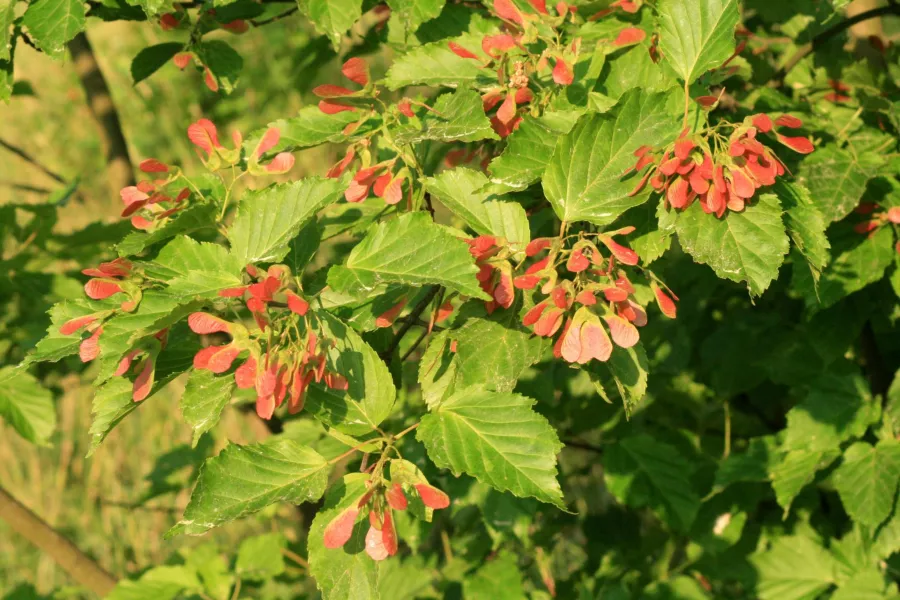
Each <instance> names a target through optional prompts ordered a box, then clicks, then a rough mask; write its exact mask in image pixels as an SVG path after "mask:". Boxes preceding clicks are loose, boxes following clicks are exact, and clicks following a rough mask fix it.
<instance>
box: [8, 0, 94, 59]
mask: <svg viewBox="0 0 900 600" xmlns="http://www.w3.org/2000/svg"><path fill="white" fill-rule="evenodd" d="M84 23H85V12H84V2H82V1H81V0H38V1H37V2H33V3H31V4H29V5H28V10H26V11H25V15H24V16H23V17H22V25H24V26H25V27H27V28H28V36H29V37H30V38H31V39H32V40H33V41H34V43H35V44H36V45H37V47H38V48H40V49H41V50H43V51H44V52H46V53H47V54H50V55H51V56H58V55H60V54H62V52H63V50H65V46H66V43H67V42H68V41H69V40H71V39H72V38H74V37H75V36H76V35H77V34H78V32H80V31H81V30H83V29H84Z"/></svg>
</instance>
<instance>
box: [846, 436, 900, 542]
mask: <svg viewBox="0 0 900 600" xmlns="http://www.w3.org/2000/svg"><path fill="white" fill-rule="evenodd" d="M898 483H900V442H897V441H896V440H892V439H884V440H881V441H880V442H878V445H876V446H872V445H870V444H869V443H868V442H856V443H855V444H853V445H852V446H850V447H849V448H847V450H845V451H844V460H843V462H842V463H841V466H839V467H838V468H837V470H836V471H835V472H834V486H835V488H837V491H838V494H840V495H841V501H842V502H843V503H844V508H846V509H847V514H849V515H850V516H851V517H852V518H853V519H854V520H855V521H857V522H858V523H861V524H863V525H866V526H869V527H873V528H874V527H877V526H878V525H880V524H881V523H882V522H884V520H885V519H887V518H888V517H889V516H890V514H891V508H892V507H893V505H894V496H895V495H896V493H897V484H898Z"/></svg>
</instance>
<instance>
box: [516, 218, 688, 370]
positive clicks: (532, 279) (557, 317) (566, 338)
mask: <svg viewBox="0 0 900 600" xmlns="http://www.w3.org/2000/svg"><path fill="white" fill-rule="evenodd" d="M632 231H634V228H633V227H625V228H623V229H619V230H616V231H612V232H608V233H604V234H598V235H597V240H598V241H599V242H600V243H601V244H602V245H603V246H605V247H606V249H607V250H608V251H609V256H608V257H606V258H604V257H603V254H602V253H601V252H600V249H599V248H598V247H597V245H596V244H595V243H594V242H592V241H591V240H589V239H581V240H579V241H578V242H576V243H575V244H574V245H573V246H572V248H571V249H570V250H568V251H567V252H568V254H567V255H566V252H560V251H558V250H557V249H556V248H554V247H553V240H552V239H548V238H540V239H537V240H534V241H533V242H531V244H529V245H528V247H527V248H526V254H527V255H528V256H536V255H537V254H539V253H541V252H543V251H544V250H548V249H549V250H550V253H549V255H548V256H547V257H546V258H543V259H541V260H539V261H537V262H535V263H534V264H533V265H531V266H530V267H529V268H528V269H527V270H526V272H525V275H522V276H520V277H517V278H516V279H515V282H514V283H515V285H516V287H519V288H522V289H533V288H536V287H537V286H538V285H541V288H540V291H541V292H542V293H543V294H545V295H547V298H546V299H544V300H543V301H541V302H539V303H538V304H536V305H535V306H534V308H532V309H531V310H529V311H528V312H527V313H526V314H525V316H524V317H523V319H522V323H523V324H524V325H525V326H527V327H531V328H532V330H533V331H534V333H535V334H536V335H539V336H541V337H548V338H551V337H553V336H554V335H556V333H557V332H560V331H561V333H560V335H559V337H558V338H557V339H556V343H555V344H554V346H553V354H554V356H556V357H557V358H562V359H564V360H565V361H567V362H570V363H578V364H585V363H588V362H590V361H591V360H598V361H601V362H605V361H607V360H609V357H610V356H611V354H612V351H613V343H615V345H616V346H619V347H620V348H630V347H632V346H634V345H635V344H637V342H638V340H639V339H640V334H639V333H638V330H637V327H643V326H644V325H646V324H647V312H646V311H645V310H644V308H643V307H642V306H641V305H640V304H638V303H637V302H636V301H635V299H634V293H635V289H634V287H633V286H632V285H631V282H630V281H629V280H628V276H627V275H626V273H625V271H624V270H622V269H619V268H617V267H618V264H620V263H621V264H622V265H628V266H634V265H637V263H638V255H637V254H636V253H635V252H634V251H633V250H631V249H630V248H627V247H625V246H623V245H621V244H619V243H618V242H616V241H615V240H614V239H613V237H614V236H618V235H627V234H629V233H631V232H632ZM563 258H564V259H565V268H566V270H567V271H568V272H569V273H571V274H572V275H574V278H573V279H571V280H570V279H564V280H562V281H559V279H558V272H557V270H556V264H555V263H556V262H557V259H558V260H559V262H562V260H563ZM650 285H651V287H652V289H653V292H654V294H655V296H656V301H657V303H658V304H659V308H660V310H661V311H662V313H663V314H664V315H665V316H667V317H669V318H672V319H674V318H675V314H676V307H675V300H677V297H675V295H674V294H671V291H669V292H668V293H667V292H665V291H663V290H662V288H661V287H660V286H659V284H658V283H657V281H655V280H651V283H650ZM670 294H671V295H670ZM673 298H674V299H673ZM576 305H579V306H578V307H576ZM573 311H574V312H573ZM598 312H599V313H602V314H599V315H598ZM604 322H605V324H606V328H604V326H603V323H604ZM607 329H609V334H607V331H606V330H607ZM610 337H611V338H612V340H610Z"/></svg>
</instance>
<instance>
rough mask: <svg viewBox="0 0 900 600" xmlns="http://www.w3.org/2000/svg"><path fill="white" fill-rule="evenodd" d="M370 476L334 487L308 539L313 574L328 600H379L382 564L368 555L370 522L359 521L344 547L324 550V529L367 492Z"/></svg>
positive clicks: (352, 476) (356, 476)
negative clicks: (367, 533)
mask: <svg viewBox="0 0 900 600" xmlns="http://www.w3.org/2000/svg"><path fill="white" fill-rule="evenodd" d="M368 480H369V476H368V475H365V474H363V473H352V474H350V475H345V476H344V478H343V479H342V480H341V481H339V482H338V483H337V484H335V485H334V486H333V487H332V488H331V489H330V490H328V495H327V496H326V497H325V505H324V507H323V508H322V510H320V511H319V512H317V513H316V517H315V518H314V519H313V522H312V526H311V527H310V530H309V537H308V538H307V547H308V553H309V570H310V574H311V575H312V576H313V577H314V578H315V580H316V586H317V587H318V588H319V589H320V590H321V591H322V597H323V598H325V599H326V600H344V599H347V600H380V598H381V595H380V594H379V592H378V579H379V576H378V575H379V571H380V569H381V563H376V562H375V561H374V560H372V559H371V558H369V556H368V555H367V554H366V553H365V545H366V541H365V538H366V532H367V531H368V529H369V521H368V519H361V520H359V521H357V523H356V526H355V527H354V528H353V535H352V536H351V537H350V540H349V541H348V542H347V543H346V544H344V546H343V547H342V548H335V549H328V548H325V543H324V535H325V527H326V526H327V525H328V523H330V522H331V520H332V519H334V518H335V517H336V516H337V515H338V514H340V513H341V511H343V510H344V509H345V508H347V507H349V506H350V505H351V504H352V503H354V502H359V499H360V497H361V496H362V495H363V494H365V493H366V490H367V489H368V488H367V486H366V482H367V481H368Z"/></svg>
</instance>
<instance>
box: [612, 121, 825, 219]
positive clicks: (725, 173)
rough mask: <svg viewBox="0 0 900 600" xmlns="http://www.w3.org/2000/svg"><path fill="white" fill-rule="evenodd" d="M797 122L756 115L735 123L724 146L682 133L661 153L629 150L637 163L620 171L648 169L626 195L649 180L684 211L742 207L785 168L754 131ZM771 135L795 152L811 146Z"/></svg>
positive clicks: (790, 126) (804, 141) (802, 140)
mask: <svg viewBox="0 0 900 600" xmlns="http://www.w3.org/2000/svg"><path fill="white" fill-rule="evenodd" d="M802 125H803V122H802V121H801V120H800V119H798V118H796V117H792V116H790V115H783V116H781V117H778V118H777V119H775V122H774V123H773V122H772V120H771V119H770V118H769V117H768V115H764V114H757V115H754V116H752V117H748V118H747V119H746V120H745V121H744V123H743V124H741V125H737V126H735V127H734V130H733V131H732V133H731V136H730V138H729V139H728V147H727V148H721V149H719V150H718V151H716V152H711V151H710V149H709V145H708V140H707V139H706V138H702V137H700V136H692V135H690V134H688V132H687V131H684V132H682V134H681V136H680V137H679V138H678V139H677V140H676V141H675V142H674V143H673V144H671V145H670V146H668V147H666V148H665V149H663V150H661V151H654V150H653V148H651V147H650V146H641V147H640V148H638V149H637V150H635V152H634V155H635V156H636V157H637V162H636V163H635V164H634V166H632V167H631V168H629V169H628V170H627V171H626V172H625V173H624V174H623V175H628V174H630V173H631V172H632V171H634V172H636V173H640V172H641V171H643V170H644V169H645V168H647V167H649V168H647V170H646V171H645V172H644V174H643V175H642V176H641V179H640V181H639V182H638V184H637V185H636V186H635V188H634V189H633V190H632V191H631V193H630V194H629V195H630V196H634V195H637V194H638V193H639V192H640V191H641V190H642V189H643V188H644V186H645V185H646V184H647V182H648V181H649V182H650V185H651V186H652V187H653V189H655V190H656V191H657V192H659V193H661V194H662V195H663V199H664V202H665V205H666V207H669V206H671V207H672V208H674V209H677V210H684V209H686V208H688V207H689V206H690V205H691V204H692V203H693V202H694V200H698V201H699V202H700V206H701V208H702V209H703V211H704V212H706V213H707V214H709V213H713V214H715V215H716V216H717V217H719V218H721V217H722V216H723V215H724V214H725V211H726V210H733V211H742V210H744V207H745V206H746V205H747V203H748V202H750V200H751V199H752V198H753V196H754V195H755V194H756V191H757V190H758V189H760V188H761V187H763V186H769V185H773V184H774V183H775V178H776V177H779V176H781V175H783V174H784V172H785V168H784V165H783V164H782V163H781V161H780V160H779V159H778V157H777V156H776V155H775V153H774V152H772V150H771V149H770V148H768V147H767V146H765V145H764V144H763V143H762V142H760V141H759V139H757V133H769V132H772V131H773V130H775V128H777V127H783V128H788V129H795V128H797V127H801V126H802ZM777 138H778V141H780V142H781V143H782V144H784V145H785V146H787V147H788V148H791V149H792V150H794V151H796V152H799V153H801V154H809V153H810V152H812V151H813V150H814V147H813V145H812V142H810V141H809V139H807V138H805V137H800V136H798V137H792V136H786V135H782V134H778V135H777Z"/></svg>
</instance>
